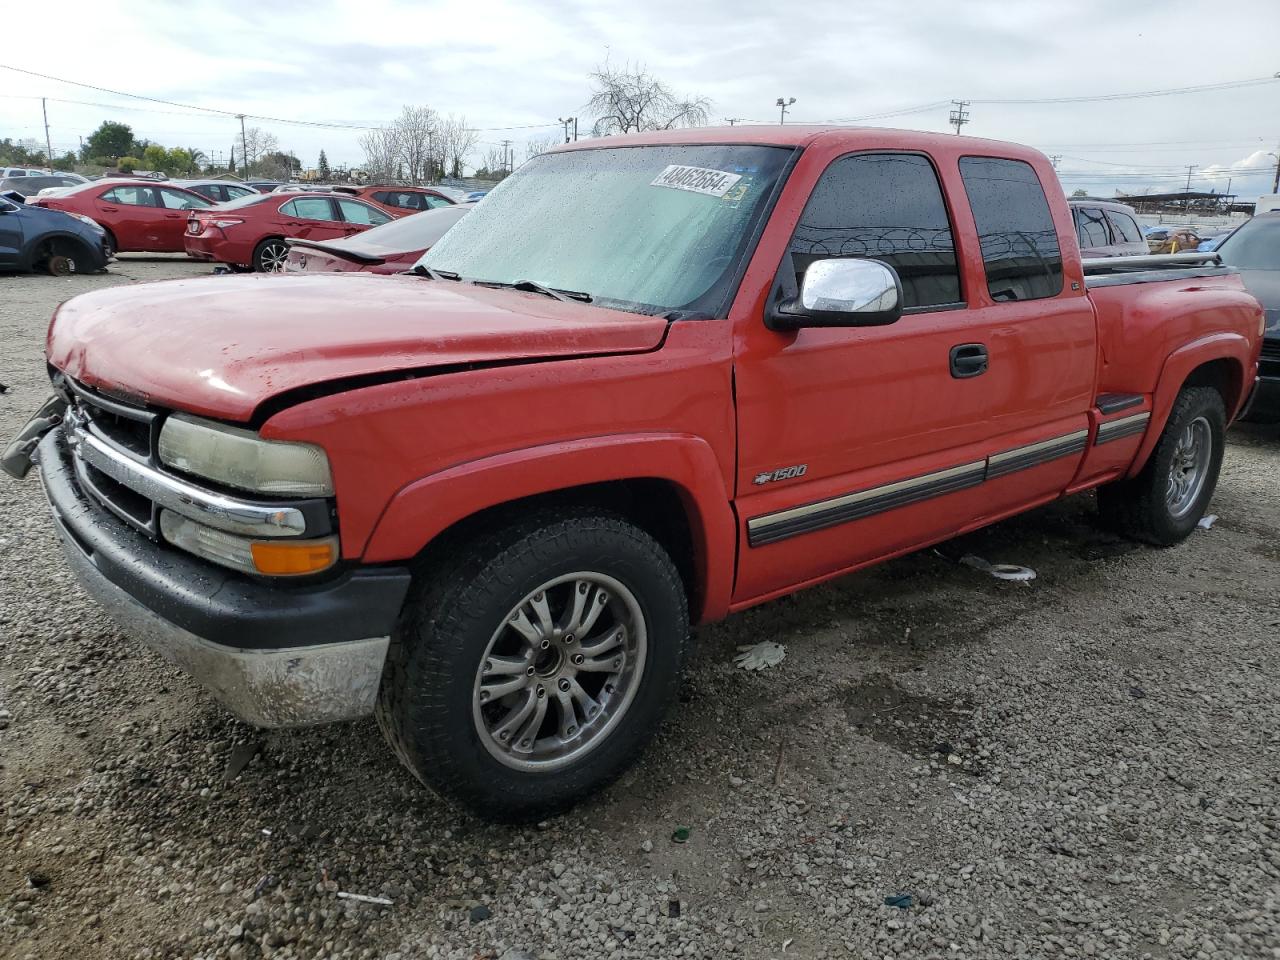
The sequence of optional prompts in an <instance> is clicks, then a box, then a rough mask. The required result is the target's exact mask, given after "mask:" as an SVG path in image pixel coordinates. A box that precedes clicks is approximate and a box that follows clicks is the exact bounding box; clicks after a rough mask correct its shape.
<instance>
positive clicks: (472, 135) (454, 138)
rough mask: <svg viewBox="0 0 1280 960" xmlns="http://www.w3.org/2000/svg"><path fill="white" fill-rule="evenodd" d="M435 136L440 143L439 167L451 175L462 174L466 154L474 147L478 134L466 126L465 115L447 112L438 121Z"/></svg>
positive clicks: (457, 175)
mask: <svg viewBox="0 0 1280 960" xmlns="http://www.w3.org/2000/svg"><path fill="white" fill-rule="evenodd" d="M437 138H438V140H439V144H440V159H441V163H440V166H441V168H442V169H443V170H444V171H445V172H446V173H448V174H449V176H451V177H460V176H462V168H463V165H464V164H465V163H466V161H467V156H468V155H469V154H470V153H471V151H472V150H474V149H475V148H476V141H477V140H479V138H480V135H479V134H478V133H477V132H476V131H475V130H472V129H471V128H469V127H468V126H467V118H466V117H455V116H454V115H453V114H449V116H448V117H446V118H445V119H444V120H441V121H440V124H439V130H438V133H437Z"/></svg>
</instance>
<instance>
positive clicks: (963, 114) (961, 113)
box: [947, 100, 969, 135]
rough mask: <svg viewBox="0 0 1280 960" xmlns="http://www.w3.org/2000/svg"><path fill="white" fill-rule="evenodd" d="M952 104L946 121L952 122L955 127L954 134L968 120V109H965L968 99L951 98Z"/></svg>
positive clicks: (958, 131) (957, 132)
mask: <svg viewBox="0 0 1280 960" xmlns="http://www.w3.org/2000/svg"><path fill="white" fill-rule="evenodd" d="M951 104H952V106H954V107H955V109H954V110H952V111H951V117H950V118H949V119H948V120H947V123H950V124H952V125H953V126H954V127H955V128H956V134H957V135H959V133H960V128H961V127H963V126H964V125H965V124H966V123H968V122H969V111H968V110H966V109H965V107H967V106H968V105H969V101H968V100H952V101H951Z"/></svg>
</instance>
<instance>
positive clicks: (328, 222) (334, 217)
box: [280, 196, 346, 240]
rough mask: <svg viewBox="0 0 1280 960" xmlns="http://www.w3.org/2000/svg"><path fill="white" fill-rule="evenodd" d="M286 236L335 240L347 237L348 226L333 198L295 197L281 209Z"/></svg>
mask: <svg viewBox="0 0 1280 960" xmlns="http://www.w3.org/2000/svg"><path fill="white" fill-rule="evenodd" d="M280 215H281V216H282V217H283V218H284V224H283V226H284V230H285V236H287V237H297V238H300V239H303V240H333V239H336V238H337V237H344V236H346V224H344V223H343V222H342V218H341V217H340V216H339V215H338V206H337V204H336V203H334V201H333V198H332V197H325V196H310V197H295V198H294V199H292V200H290V201H289V202H288V203H286V204H284V205H283V206H282V207H281V208H280Z"/></svg>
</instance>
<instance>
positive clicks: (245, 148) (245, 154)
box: [236, 113, 249, 177]
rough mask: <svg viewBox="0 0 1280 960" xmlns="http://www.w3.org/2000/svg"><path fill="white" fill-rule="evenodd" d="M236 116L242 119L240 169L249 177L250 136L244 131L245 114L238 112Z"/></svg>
mask: <svg viewBox="0 0 1280 960" xmlns="http://www.w3.org/2000/svg"><path fill="white" fill-rule="evenodd" d="M236 117H237V118H238V119H239V120H240V169H241V170H243V171H244V175H245V176H246V177H247V176H248V175H249V138H248V136H247V135H246V134H245V132H244V114H243V113H237V114H236Z"/></svg>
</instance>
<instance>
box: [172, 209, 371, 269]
mask: <svg viewBox="0 0 1280 960" xmlns="http://www.w3.org/2000/svg"><path fill="white" fill-rule="evenodd" d="M390 222H391V217H390V216H388V215H387V214H386V213H383V212H382V211H381V210H379V209H378V208H377V207H375V206H374V205H373V204H371V203H365V202H364V201H363V200H357V199H356V198H354V197H341V196H337V195H334V194H317V193H256V194H252V195H250V196H247V197H240V198H239V199H238V200H230V201H228V202H227V203H220V204H218V205H217V206H216V207H212V208H211V209H209V210H202V211H201V212H199V213H195V214H192V215H191V218H190V219H189V220H188V221H187V233H186V238H185V239H186V249H187V255H188V256H191V257H194V258H195V259H197V260H215V261H217V262H219V263H229V264H231V265H232V266H233V267H239V268H241V269H246V270H248V269H252V270H258V271H263V272H270V271H273V270H279V269H280V268H281V267H282V266H283V265H284V262H285V259H286V258H287V257H288V256H289V245H288V243H287V241H288V240H290V239H299V240H338V239H341V238H342V237H350V236H353V235H354V234H357V233H360V232H361V231H363V230H368V229H369V228H370V227H377V226H381V225H382V224H384V223H390Z"/></svg>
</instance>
